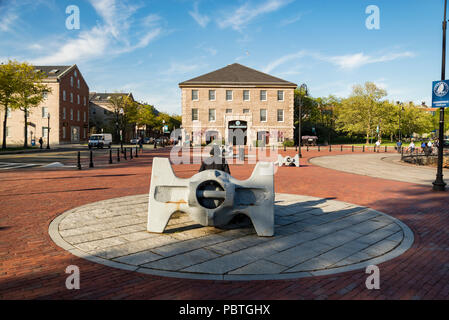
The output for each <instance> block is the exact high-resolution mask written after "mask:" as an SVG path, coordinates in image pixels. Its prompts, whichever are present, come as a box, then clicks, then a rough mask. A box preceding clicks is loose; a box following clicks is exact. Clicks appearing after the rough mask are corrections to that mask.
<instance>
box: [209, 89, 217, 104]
mask: <svg viewBox="0 0 449 320" xmlns="http://www.w3.org/2000/svg"><path fill="white" fill-rule="evenodd" d="M212 92H213V93H214V98H213V99H211V97H210V94H211V93H212ZM215 100H217V91H216V90H209V101H215Z"/></svg>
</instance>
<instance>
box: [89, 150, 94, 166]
mask: <svg viewBox="0 0 449 320" xmlns="http://www.w3.org/2000/svg"><path fill="white" fill-rule="evenodd" d="M93 167H94V156H93V152H92V151H90V162H89V168H93Z"/></svg>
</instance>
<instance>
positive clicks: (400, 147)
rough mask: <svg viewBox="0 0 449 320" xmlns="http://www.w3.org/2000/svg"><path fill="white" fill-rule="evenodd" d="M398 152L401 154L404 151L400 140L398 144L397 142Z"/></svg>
mask: <svg viewBox="0 0 449 320" xmlns="http://www.w3.org/2000/svg"><path fill="white" fill-rule="evenodd" d="M396 150H397V151H398V152H399V153H401V150H402V141H401V140H399V141H398V142H396Z"/></svg>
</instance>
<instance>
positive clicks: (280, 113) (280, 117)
mask: <svg viewBox="0 0 449 320" xmlns="http://www.w3.org/2000/svg"><path fill="white" fill-rule="evenodd" d="M278 122H284V110H283V109H278Z"/></svg>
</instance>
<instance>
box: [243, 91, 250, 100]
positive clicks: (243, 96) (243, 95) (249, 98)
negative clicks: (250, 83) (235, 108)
mask: <svg viewBox="0 0 449 320" xmlns="http://www.w3.org/2000/svg"><path fill="white" fill-rule="evenodd" d="M245 92H248V100H246V99H245ZM243 101H251V91H249V90H243Z"/></svg>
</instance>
